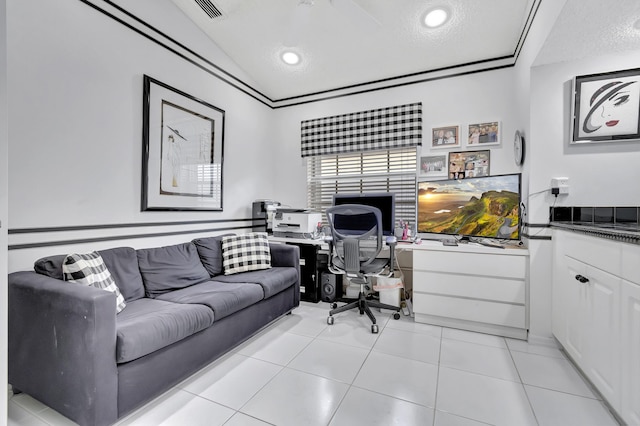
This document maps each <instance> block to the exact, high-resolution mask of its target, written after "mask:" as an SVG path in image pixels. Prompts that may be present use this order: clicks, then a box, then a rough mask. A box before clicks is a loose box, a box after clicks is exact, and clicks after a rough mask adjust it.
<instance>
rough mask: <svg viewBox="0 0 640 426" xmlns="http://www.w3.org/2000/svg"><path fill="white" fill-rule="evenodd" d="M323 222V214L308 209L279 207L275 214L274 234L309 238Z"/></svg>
mask: <svg viewBox="0 0 640 426" xmlns="http://www.w3.org/2000/svg"><path fill="white" fill-rule="evenodd" d="M321 222H322V214H321V213H318V212H315V211H312V210H307V209H285V208H278V209H277V210H276V213H275V214H274V215H273V235H274V236H276V237H290V238H309V235H310V234H313V233H314V232H316V230H317V229H318V223H320V224H321Z"/></svg>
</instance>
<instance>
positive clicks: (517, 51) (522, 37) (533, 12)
mask: <svg viewBox="0 0 640 426" xmlns="http://www.w3.org/2000/svg"><path fill="white" fill-rule="evenodd" d="M79 1H81V2H82V3H84V4H85V5H87V6H89V7H91V8H93V9H95V10H96V11H98V12H100V13H102V14H103V15H105V16H107V17H109V18H111V19H113V20H115V21H116V22H118V23H120V24H122V25H124V26H125V27H127V28H129V29H130V30H132V31H134V32H136V33H137V34H139V35H141V36H142V37H144V38H146V39H148V40H150V41H152V42H154V43H156V44H157V45H159V46H161V47H163V48H165V49H167V50H168V51H170V52H171V53H173V54H175V55H176V56H178V57H180V58H182V59H184V60H185V61H187V62H189V63H191V64H192V65H194V66H196V67H198V68H200V69H202V70H203V71H205V72H207V73H208V74H210V75H212V76H214V77H216V78H218V79H220V80H221V81H223V82H225V83H227V84H229V85H230V86H231V87H233V88H235V89H237V90H239V91H241V92H242V93H244V94H246V95H248V96H250V97H251V98H253V99H255V100H257V101H258V102H260V103H261V104H263V105H265V106H267V107H269V108H271V109H278V108H286V107H292V106H299V105H304V104H308V103H313V102H320V101H324V100H331V99H338V98H342V97H347V96H354V95H359V94H363V93H369V92H376V91H379V90H386V89H393V88H398V87H403V86H408V85H414V84H420V83H425V82H430V81H437V80H442V79H447V78H455V77H460V76H464V75H471V74H475V73H478V72H485V71H494V70H498V69H503V68H510V67H513V66H515V63H516V61H517V58H518V56H519V54H520V50H521V49H522V46H524V43H525V40H526V37H527V36H528V34H529V30H530V28H531V25H532V22H533V19H535V15H536V14H537V12H538V9H539V7H540V4H541V3H542V0H539V1H538V2H537V3H536V2H534V4H533V5H532V9H531V10H530V11H529V16H528V18H527V21H526V24H525V28H524V29H523V32H522V34H521V35H520V39H519V40H518V44H517V45H516V48H515V51H514V53H513V54H512V55H506V56H502V57H499V58H494V59H485V60H480V61H474V62H469V63H465V64H459V65H453V66H449V67H443V68H438V69H434V70H425V71H419V72H415V73H411V74H406V75H401V76H395V77H389V78H385V79H380V80H374V81H370V82H365V83H359V84H354V85H349V86H343V87H338V88H334V89H329V90H324V91H319V92H313V93H307V94H304V95H299V96H293V97H288V98H281V99H271V98H270V97H269V96H267V95H265V94H264V93H262V92H261V91H260V90H258V89H256V88H254V87H252V86H251V85H250V84H248V83H246V82H244V81H243V80H241V79H240V78H238V77H236V76H235V75H233V74H231V73H230V72H228V71H226V70H224V69H223V68H221V67H219V66H218V65H216V64H215V63H213V62H212V61H210V60H209V59H207V58H205V57H204V56H202V55H201V54H199V53H197V52H195V51H193V50H192V49H190V48H188V47H187V46H185V45H184V44H182V43H180V42H178V41H177V40H175V39H174V38H172V37H170V36H168V35H167V34H165V33H163V32H162V31H160V30H159V29H157V28H155V27H153V26H152V25H150V24H148V23H147V22H145V21H143V20H142V19H140V18H138V17H137V16H135V15H133V14H132V13H131V12H129V11H127V10H125V9H124V8H122V7H121V6H119V5H117V4H115V3H113V2H112V1H110V0H102V1H103V2H104V3H105V4H108V5H109V6H111V7H113V8H114V9H116V10H118V11H119V12H120V13H123V14H124V15H126V16H128V17H129V18H130V19H133V20H135V21H136V22H138V23H139V24H141V25H143V26H144V27H146V28H148V29H149V30H151V31H153V32H154V33H156V34H157V35H159V36H161V37H163V38H165V39H166V40H169V41H170V42H171V43H174V44H175V45H176V46H179V47H180V48H181V49H184V51H186V52H188V53H189V54H191V55H193V56H194V57H196V58H198V59H199V60H201V61H203V62H204V63H206V64H207V65H208V66H210V67H212V68H214V70H215V71H214V70H211V69H209V68H207V67H206V66H204V65H202V64H199V63H198V62H196V61H195V60H193V59H192V58H189V57H188V56H187V55H185V54H183V53H181V52H178V51H177V50H176V49H174V48H172V47H170V46H168V45H167V44H166V43H163V42H162V41H160V40H158V39H156V38H154V37H153V36H151V35H150V34H147V33H145V32H144V31H142V30H140V29H139V28H136V27H134V26H133V25H131V24H129V23H127V22H125V21H124V20H123V19H121V18H119V17H117V16H115V15H114V14H112V13H110V12H109V11H107V10H105V9H103V8H102V7H100V6H98V5H96V4H94V3H92V2H90V1H89V0H79ZM534 9H535V10H534ZM505 59H513V63H510V64H504V65H497V66H493V67H489V68H483V69H475V70H470V71H461V72H458V73H453V74H447V75H443V76H436V77H425V78H422V79H418V80H412V81H407V82H402V83H397V84H390V85H384V86H380V87H374V88H369V89H363V90H359V91H355V92H349V93H342V94H335V95H329V94H330V93H336V92H340V91H343V90H350V89H354V88H357V87H362V86H369V85H372V84H380V83H387V82H391V81H396V80H398V79H405V78H410V77H416V76H420V75H425V74H432V73H434V72H439V71H448V70H454V69H459V68H464V67H468V66H473V65H480V64H483V63H490V62H494V61H499V60H505ZM216 71H217V72H216ZM219 73H220V74H223V75H220V74H219ZM225 76H226V77H227V78H225ZM231 80H233V81H231ZM234 81H235V82H237V83H234ZM241 86H244V87H247V88H249V89H250V90H247V89H245V88H244V87H241ZM252 92H253V93H252ZM256 94H258V95H260V96H261V97H263V98H264V99H261V98H260V97H259V96H256ZM318 95H328V96H322V97H319V98H314V99H307V100H300V101H299V102H294V103H287V104H285V105H276V104H277V103H282V102H286V101H290V100H295V99H303V98H309V97H312V96H318ZM265 99H266V100H267V101H265Z"/></svg>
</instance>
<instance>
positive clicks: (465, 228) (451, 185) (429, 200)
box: [418, 175, 520, 239]
mask: <svg viewBox="0 0 640 426" xmlns="http://www.w3.org/2000/svg"><path fill="white" fill-rule="evenodd" d="M519 205H520V179H519V175H505V176H491V177H484V178H472V179H463V180H444V181H432V182H419V183H418V232H423V233H441V234H454V235H466V236H479V237H486V238H498V239H518V238H519V237H520V236H519V226H518V225H519V222H520V217H519Z"/></svg>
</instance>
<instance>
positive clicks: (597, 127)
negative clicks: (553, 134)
mask: <svg viewBox="0 0 640 426" xmlns="http://www.w3.org/2000/svg"><path fill="white" fill-rule="evenodd" d="M571 109H572V111H571V119H572V126H571V129H572V131H571V139H570V140H571V143H572V144H579V143H590V142H612V141H622V140H633V139H640V68H637V69H630V70H624V71H615V72H607V73H600V74H591V75H582V76H576V77H575V78H574V80H573V104H572V108H571Z"/></svg>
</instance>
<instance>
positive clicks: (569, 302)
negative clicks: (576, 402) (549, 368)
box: [559, 256, 589, 365]
mask: <svg viewBox="0 0 640 426" xmlns="http://www.w3.org/2000/svg"><path fill="white" fill-rule="evenodd" d="M565 262H566V263H565V265H566V269H565V271H564V278H561V279H560V282H559V285H560V286H562V298H563V299H562V300H561V301H560V308H561V309H562V308H564V309H565V312H564V324H562V325H561V327H562V328H563V330H562V334H563V335H564V341H561V343H562V344H563V345H564V347H565V349H566V350H567V352H568V353H569V355H571V357H572V358H573V359H574V360H575V361H576V362H577V363H579V364H580V365H582V363H583V361H584V353H585V349H586V338H587V336H586V333H587V330H588V328H587V327H588V325H587V321H588V309H589V300H588V290H589V288H588V286H587V285H586V283H584V282H581V281H580V279H579V278H577V277H584V276H586V274H587V265H585V264H584V263H582V262H579V261H577V260H575V259H573V258H571V257H568V256H565Z"/></svg>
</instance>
